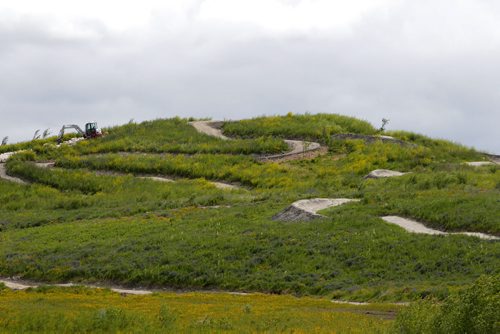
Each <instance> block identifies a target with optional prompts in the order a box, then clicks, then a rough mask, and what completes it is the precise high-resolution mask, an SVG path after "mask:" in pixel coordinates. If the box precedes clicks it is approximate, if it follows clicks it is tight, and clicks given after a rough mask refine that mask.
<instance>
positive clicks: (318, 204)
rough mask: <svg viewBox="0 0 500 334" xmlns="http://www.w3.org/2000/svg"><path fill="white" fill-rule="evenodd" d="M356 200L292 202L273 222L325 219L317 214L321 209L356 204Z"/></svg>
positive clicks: (335, 199)
mask: <svg viewBox="0 0 500 334" xmlns="http://www.w3.org/2000/svg"><path fill="white" fill-rule="evenodd" d="M358 201H359V200H358V199H349V198H313V199H303V200H300V201H296V202H293V203H292V204H291V205H290V206H289V207H287V208H286V209H285V210H283V211H281V212H280V213H278V214H276V215H274V216H273V218H272V219H273V220H275V221H284V222H297V221H310V220H313V219H317V218H326V216H323V215H320V214H318V213H317V212H318V211H320V210H323V209H327V208H331V207H334V206H339V205H342V204H346V203H350V202H358Z"/></svg>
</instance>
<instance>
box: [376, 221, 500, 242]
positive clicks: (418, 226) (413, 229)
mask: <svg viewBox="0 0 500 334" xmlns="http://www.w3.org/2000/svg"><path fill="white" fill-rule="evenodd" d="M382 219H383V220H385V221H386V222H388V223H391V224H394V225H398V226H399V227H402V228H404V229H405V230H406V231H408V232H410V233H420V234H430V235H458V234H460V235H467V236H469V237H476V238H480V239H484V240H500V238H499V237H496V236H494V235H490V234H486V233H480V232H443V231H439V230H435V229H432V228H429V227H427V226H425V225H424V224H422V223H419V222H417V221H414V220H411V219H407V218H403V217H399V216H385V217H382Z"/></svg>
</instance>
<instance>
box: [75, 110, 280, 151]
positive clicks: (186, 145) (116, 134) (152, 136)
mask: <svg viewBox="0 0 500 334" xmlns="http://www.w3.org/2000/svg"><path fill="white" fill-rule="evenodd" d="M256 137H259V138H254V139H245V140H231V141H229V140H222V139H219V138H214V137H211V136H208V135H205V134H202V133H199V132H197V131H196V129H194V128H193V127H192V126H191V125H189V120H188V119H182V118H178V117H176V118H171V119H158V120H154V121H146V122H142V123H139V124H136V123H129V124H126V125H121V126H115V127H112V128H108V129H106V136H104V137H102V138H99V139H96V140H93V141H92V142H88V141H85V142H80V143H78V145H76V146H75V150H76V151H77V152H78V153H80V154H91V153H105V152H150V153H190V154H191V153H231V154H265V153H280V152H283V151H286V150H287V149H288V146H287V145H286V144H285V143H284V142H283V141H282V140H279V139H275V138H271V137H263V136H256Z"/></svg>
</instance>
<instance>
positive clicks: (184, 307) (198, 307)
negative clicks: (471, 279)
mask: <svg viewBox="0 0 500 334" xmlns="http://www.w3.org/2000/svg"><path fill="white" fill-rule="evenodd" d="M398 310H399V307H395V306H384V305H370V306H350V305H336V304H332V303H330V302H329V301H328V300H325V299H316V298H294V297H291V296H266V295H262V294H256V295H248V296H235V295H229V294H224V293H182V294H178V293H172V292H170V293H155V294H153V295H148V296H121V295H119V294H117V293H112V292H110V291H106V290H95V289H87V288H82V287H74V288H54V287H41V288H37V289H33V290H31V291H18V292H10V291H3V292H0V331H1V332H8V333H40V332H45V333H148V334H149V333H166V332H167V333H173V332H175V333H179V332H180V333H255V332H265V333H283V332H293V333H331V332H332V331H335V332H341V333H386V332H388V330H389V329H390V327H391V324H392V321H391V320H385V319H384V315H386V314H388V315H392V314H394V312H395V311H396V312H397V311H398ZM366 313H369V314H366ZM370 314H375V316H374V315H370ZM378 314H381V315H382V316H376V315H378Z"/></svg>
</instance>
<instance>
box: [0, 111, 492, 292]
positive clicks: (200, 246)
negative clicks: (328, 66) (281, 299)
mask: <svg viewBox="0 0 500 334" xmlns="http://www.w3.org/2000/svg"><path fill="white" fill-rule="evenodd" d="M189 121H191V120H186V119H179V118H174V119H165V120H155V121H150V122H144V123H141V124H127V125H124V126H119V127H114V128H110V129H106V130H105V131H106V132H107V133H108V134H107V136H105V137H103V138H100V139H96V140H89V141H83V142H79V143H77V144H76V145H74V146H66V145H63V146H61V147H59V148H57V147H55V146H54V145H53V144H51V141H50V140H48V141H47V142H48V143H47V144H46V145H42V144H38V143H31V144H30V143H26V144H23V145H19V146H20V147H22V148H23V149H28V150H29V149H32V150H31V151H27V152H23V153H19V154H16V155H14V156H12V157H11V158H10V159H9V161H8V162H7V163H6V165H5V167H6V170H7V173H8V174H10V175H12V176H15V177H19V178H21V179H23V180H24V181H27V182H29V184H27V185H22V184H16V183H13V182H9V181H8V180H0V227H1V232H0V238H1V240H2V242H1V243H0V276H4V277H10V276H20V277H22V278H25V279H33V280H39V281H46V282H67V281H74V282H101V283H117V284H122V285H127V286H143V287H147V286H150V287H157V288H165V287H168V288H179V289H221V290H235V291H259V292H273V293H293V294H299V295H300V294H310V295H326V296H330V297H335V298H340V297H341V298H349V299H353V300H364V301H366V300H394V301H400V300H409V299H415V298H419V297H420V296H424V295H429V294H433V295H435V296H442V295H446V294H447V293H448V290H449V289H453V288H454V287H457V286H462V285H464V284H468V283H470V282H472V281H474V280H475V279H476V278H477V277H479V276H480V275H483V274H489V275H491V274H498V273H499V270H500V269H499V268H500V260H499V259H500V243H499V242H497V241H494V240H481V239H479V238H476V237H472V236H465V235H455V234H451V235H425V234H414V233H409V232H408V231H406V230H404V229H403V228H401V227H399V226H396V225H394V224H390V223H387V222H385V221H384V220H382V219H381V217H384V216H400V217H406V218H411V219H414V220H416V221H418V222H421V223H422V224H424V225H425V226H427V227H429V228H433V229H436V230H439V231H446V232H463V231H467V232H481V233H486V234H489V235H491V236H496V237H498V236H500V221H499V219H498V203H499V201H500V172H499V168H498V165H496V164H491V165H484V166H479V167H474V166H469V165H466V164H465V163H466V162H470V161H486V160H487V157H485V156H484V155H483V154H481V153H479V152H476V151H474V150H472V149H468V148H465V147H462V146H459V145H456V144H453V143H450V142H446V141H442V140H433V139H430V138H427V137H424V136H421V135H416V134H412V133H407V132H393V133H389V134H380V133H377V132H376V130H375V129H374V128H373V127H372V126H371V125H370V124H368V123H366V122H364V121H360V120H356V119H352V118H348V117H344V116H338V115H298V116H294V115H288V116H283V117H269V118H257V119H254V120H245V121H240V122H227V123H224V124H223V125H222V130H223V132H224V134H225V135H227V136H229V137H231V138H232V139H233V140H223V139H220V138H216V137H210V136H208V135H206V134H203V133H199V132H197V131H196V129H195V128H194V127H192V126H191V125H190V124H189ZM339 134H342V135H345V134H350V135H356V136H338V135H339ZM380 135H390V136H392V137H393V138H394V139H391V138H388V137H380ZM283 139H287V140H288V139H294V140H299V141H317V142H319V143H320V144H321V145H322V146H323V147H325V150H324V152H325V154H322V155H319V156H315V157H311V156H308V155H307V154H303V155H301V154H300V153H299V154H297V157H296V159H294V160H291V161H280V162H274V161H263V160H262V159H261V157H263V156H268V155H271V154H277V153H283V152H286V151H287V150H288V149H289V148H288V145H287V144H286V143H285V142H284V141H283ZM4 152H5V151H4ZM47 161H53V162H55V167H54V168H42V167H40V166H38V165H37V164H36V163H37V162H47ZM376 169H388V170H394V171H400V172H404V173H405V174H404V175H402V176H399V177H393V178H382V179H366V178H365V176H366V175H367V174H368V173H370V172H371V171H373V170H376ZM144 176H155V177H168V178H171V179H172V180H173V181H174V182H158V181H156V180H155V179H144V178H142V177H144ZM213 182H219V183H223V184H230V185H232V187H229V188H222V189H221V188H220V187H217V186H216V184H214V183H213ZM310 198H326V199H338V198H349V199H356V200H359V201H353V202H350V203H348V204H343V205H340V206H336V207H332V208H328V209H326V210H323V211H320V212H319V213H320V214H318V217H317V219H313V220H310V221H305V220H300V219H299V220H296V221H295V222H293V223H291V222H282V221H275V220H273V219H272V218H273V217H274V216H275V215H276V214H278V213H279V212H281V211H282V210H284V209H285V208H287V207H288V206H289V205H290V204H291V203H293V202H296V201H298V200H302V199H310Z"/></svg>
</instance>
